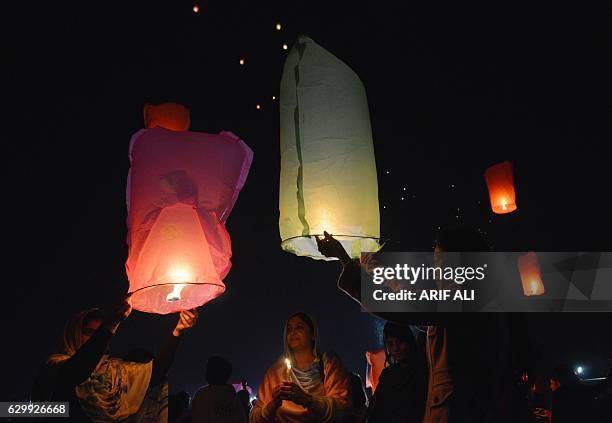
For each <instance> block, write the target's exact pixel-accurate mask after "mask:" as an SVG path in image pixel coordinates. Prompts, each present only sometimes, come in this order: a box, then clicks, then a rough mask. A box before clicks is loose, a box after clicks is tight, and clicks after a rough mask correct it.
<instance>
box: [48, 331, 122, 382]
mask: <svg viewBox="0 0 612 423" xmlns="http://www.w3.org/2000/svg"><path fill="white" fill-rule="evenodd" d="M112 336H113V333H112V332H111V331H110V330H108V329H107V328H106V327H105V326H104V325H100V327H99V328H98V330H96V332H95V333H94V334H93V335H92V336H91V338H89V339H88V340H87V342H85V343H84V344H83V345H82V346H81V348H79V349H78V351H77V352H76V354H74V355H73V356H72V357H70V358H69V359H68V360H66V361H64V362H63V363H61V365H60V366H61V367H60V370H59V379H58V384H59V385H61V386H63V387H74V386H77V385H79V384H81V383H82V382H84V381H85V380H87V378H88V377H89V376H91V374H92V372H93V371H94V369H95V368H96V366H97V365H98V363H99V362H100V359H101V358H102V356H103V355H104V352H105V351H106V348H107V347H108V343H109V341H110V339H111V338H112Z"/></svg>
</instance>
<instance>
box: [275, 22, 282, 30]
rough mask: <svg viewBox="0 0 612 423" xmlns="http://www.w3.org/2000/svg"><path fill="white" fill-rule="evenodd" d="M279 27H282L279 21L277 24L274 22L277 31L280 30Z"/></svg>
mask: <svg viewBox="0 0 612 423" xmlns="http://www.w3.org/2000/svg"><path fill="white" fill-rule="evenodd" d="M281 28H282V27H281V24H280V23H277V24H276V30H277V31H280V30H281Z"/></svg>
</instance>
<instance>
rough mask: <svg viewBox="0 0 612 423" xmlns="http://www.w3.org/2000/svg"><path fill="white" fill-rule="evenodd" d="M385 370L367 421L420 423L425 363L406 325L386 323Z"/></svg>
mask: <svg viewBox="0 0 612 423" xmlns="http://www.w3.org/2000/svg"><path fill="white" fill-rule="evenodd" d="M383 335H384V340H385V352H386V355H387V359H386V363H385V364H386V365H387V367H385V369H384V370H383V371H382V373H381V375H380V379H379V381H378V386H377V387H376V391H375V393H374V397H373V398H372V402H371V403H370V407H369V408H368V412H367V418H368V422H372V423H400V422H401V423H421V421H422V419H423V414H424V412H425V400H426V399H427V363H426V362H425V354H423V352H422V351H419V349H418V347H417V344H416V341H415V339H414V335H413V334H412V331H411V330H410V328H409V327H408V326H401V325H398V324H395V323H391V322H387V323H386V324H385V328H384V330H383Z"/></svg>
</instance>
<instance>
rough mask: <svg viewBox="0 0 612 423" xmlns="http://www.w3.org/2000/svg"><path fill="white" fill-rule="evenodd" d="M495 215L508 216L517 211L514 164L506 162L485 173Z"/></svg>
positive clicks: (490, 168) (492, 167)
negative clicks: (513, 174)
mask: <svg viewBox="0 0 612 423" xmlns="http://www.w3.org/2000/svg"><path fill="white" fill-rule="evenodd" d="M485 180H486V182H487V187H488V189H489V199H490V201H491V209H492V210H493V213H497V214H506V213H511V212H513V211H514V210H516V199H515V194H514V178H513V176H512V163H510V162H508V161H505V162H502V163H498V164H496V165H494V166H491V167H489V168H488V169H487V170H486V171H485Z"/></svg>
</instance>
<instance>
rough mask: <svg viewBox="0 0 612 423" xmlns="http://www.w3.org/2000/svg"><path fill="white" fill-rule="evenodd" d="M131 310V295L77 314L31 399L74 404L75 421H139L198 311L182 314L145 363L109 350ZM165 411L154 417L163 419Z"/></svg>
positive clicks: (46, 367)
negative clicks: (155, 354)
mask: <svg viewBox="0 0 612 423" xmlns="http://www.w3.org/2000/svg"><path fill="white" fill-rule="evenodd" d="M131 310H132V306H131V304H130V300H129V295H127V296H126V297H124V298H123V299H122V300H121V301H120V302H118V303H117V304H115V305H113V306H111V307H109V308H108V309H105V310H98V309H93V310H86V311H82V312H80V313H77V314H76V315H74V316H73V317H72V318H71V319H70V320H69V321H68V322H67V323H66V326H65V328H64V337H63V342H62V347H61V351H60V352H59V353H57V354H53V355H51V356H50V357H49V358H48V359H47V363H46V365H45V366H44V368H43V372H42V374H41V377H40V378H39V380H38V383H37V384H36V387H35V389H34V392H33V393H32V397H33V400H35V401H68V402H70V421H73V422H109V421H121V420H126V419H127V418H129V417H130V416H133V417H132V420H133V419H134V417H136V420H141V419H138V418H137V417H138V413H139V410H140V408H141V405H142V404H143V401H144V400H145V395H147V391H148V390H149V387H151V390H149V394H148V395H150V394H151V392H152V391H154V388H156V386H157V385H159V384H160V383H161V382H162V381H163V380H164V377H165V374H166V372H167V371H168V369H169V367H170V365H171V364H172V361H173V358H174V353H175V351H176V348H177V346H178V342H179V339H180V336H181V334H182V333H183V331H184V330H186V329H189V328H191V327H193V326H194V325H195V322H196V319H197V310H189V311H183V312H181V316H180V319H179V322H178V324H177V325H176V327H175V329H174V331H173V332H172V336H171V337H170V339H169V340H168V341H167V342H166V344H165V345H164V347H163V348H162V350H161V351H160V353H159V356H158V357H157V358H156V359H154V360H152V361H148V362H144V363H138V362H129V361H125V360H121V359H117V358H111V357H109V356H108V355H107V354H106V351H107V348H108V344H109V342H110V339H111V338H112V337H113V335H114V334H115V332H116V331H117V329H118V327H119V325H120V324H121V322H123V321H124V320H125V319H126V318H127V317H128V316H129V314H130V312H131ZM160 391H161V392H164V391H166V390H164V389H160ZM166 392H167V391H166ZM162 411H163V410H160V413H159V417H160V418H158V419H157V420H156V421H161V420H163V416H164V415H165V414H164V413H163V412H162ZM147 414H149V415H150V413H147ZM149 421H151V420H149Z"/></svg>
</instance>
